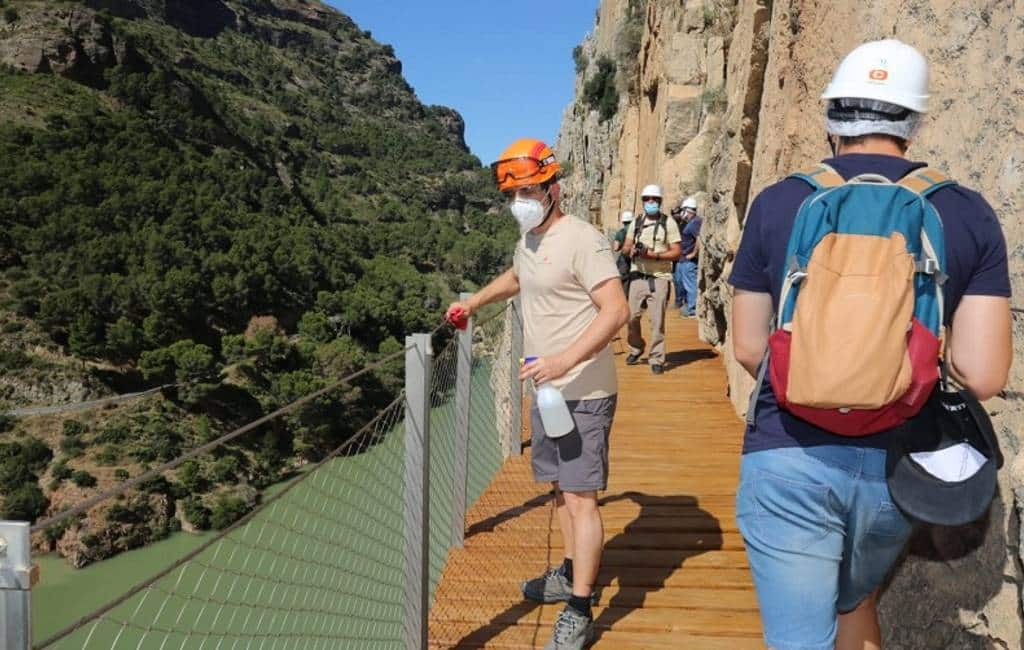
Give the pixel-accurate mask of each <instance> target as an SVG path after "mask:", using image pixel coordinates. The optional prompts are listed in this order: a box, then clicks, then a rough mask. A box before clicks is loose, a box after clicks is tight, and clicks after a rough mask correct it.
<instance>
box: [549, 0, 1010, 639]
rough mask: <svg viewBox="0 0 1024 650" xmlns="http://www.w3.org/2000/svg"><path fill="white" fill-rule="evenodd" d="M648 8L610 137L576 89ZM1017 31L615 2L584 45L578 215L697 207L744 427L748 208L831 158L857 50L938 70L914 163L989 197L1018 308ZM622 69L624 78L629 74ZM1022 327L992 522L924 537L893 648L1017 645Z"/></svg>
mask: <svg viewBox="0 0 1024 650" xmlns="http://www.w3.org/2000/svg"><path fill="white" fill-rule="evenodd" d="M637 4H640V5H642V11H643V21H644V22H643V34H642V39H641V47H640V52H639V55H638V60H637V62H636V66H637V67H636V69H637V70H638V79H639V84H638V88H639V91H638V92H636V93H633V94H630V93H627V92H623V93H621V95H620V104H619V109H618V111H617V113H616V115H615V117H614V118H613V119H611V120H608V121H606V122H603V123H601V122H600V121H599V119H598V116H597V113H596V112H594V111H590V110H587V108H586V106H585V105H584V104H583V103H582V102H581V100H580V99H579V97H580V96H581V90H582V87H583V84H584V83H585V81H586V79H588V78H589V77H590V76H591V75H592V74H593V69H592V68H593V65H594V61H595V60H596V58H597V57H599V56H600V55H601V54H606V55H608V56H612V57H615V56H619V55H621V53H622V49H621V47H619V45H620V44H619V43H618V42H617V38H619V35H621V34H622V32H623V26H624V25H627V24H628V23H629V18H628V17H629V15H631V11H632V10H634V9H635V8H636V5H637ZM1022 25H1024V6H1022V5H1021V4H1019V3H1015V2H1005V1H1000V0H973V1H968V0H903V1H901V2H896V1H895V0H864V1H863V2H848V1H845V0H840V1H837V2H829V3H820V2H812V1H810V0H774V1H772V0H735V1H732V2H730V1H724V2H713V3H712V2H699V1H697V0H647V2H641V3H636V2H633V3H630V2H628V1H626V0H606V1H604V2H602V5H601V9H600V11H599V22H598V23H597V25H596V26H595V30H594V33H593V34H592V35H591V36H590V37H588V39H587V40H586V41H584V43H583V47H584V49H585V51H586V52H587V54H588V58H589V62H590V63H589V66H588V70H586V71H584V72H583V74H581V75H579V76H578V78H577V82H576V90H577V100H576V101H575V102H574V104H573V105H572V106H570V107H569V109H567V111H566V115H565V120H564V122H563V127H562V131H561V135H560V138H559V141H558V146H557V148H558V153H559V155H560V157H562V159H563V160H569V161H571V166H572V174H571V176H570V177H569V179H568V180H567V182H566V195H567V203H568V207H569V208H570V209H572V210H573V211H574V212H575V213H577V214H580V215H583V214H587V213H588V209H589V208H591V207H594V208H595V209H594V210H593V211H592V212H591V214H593V215H594V219H595V220H596V221H600V222H601V223H603V224H604V225H605V226H606V227H609V228H610V227H612V226H613V225H614V224H615V222H616V219H617V215H618V211H619V210H622V209H634V210H635V209H636V208H637V207H638V206H637V197H636V193H637V191H638V189H639V187H642V185H643V184H645V183H647V182H660V183H662V184H663V185H665V187H666V191H667V192H668V194H669V196H668V200H669V201H671V202H672V203H675V202H677V201H679V200H680V199H681V198H682V197H684V196H685V195H686V194H687V193H690V192H700V193H701V197H702V200H701V201H700V204H701V211H702V213H703V216H704V218H705V227H704V232H703V233H702V237H701V239H702V245H703V247H704V251H705V254H704V255H703V256H702V257H701V268H700V288H701V291H702V295H701V300H700V303H699V307H698V312H699V315H700V319H701V320H700V327H701V335H702V337H703V338H704V339H705V340H707V341H708V342H710V343H713V344H715V345H716V346H718V347H719V349H720V350H721V351H722V353H723V358H724V361H725V367H726V368H725V370H726V374H727V376H728V383H729V392H730V396H731V398H732V399H733V402H734V404H735V406H736V409H737V413H738V414H743V412H744V411H745V409H746V402H747V397H748V395H749V391H750V388H751V384H752V382H751V381H750V379H749V377H747V376H746V374H745V372H744V371H743V370H742V369H740V368H739V367H738V366H737V364H735V363H734V362H733V360H732V358H731V345H730V335H729V312H730V306H731V305H730V301H731V298H730V296H731V292H730V290H729V288H728V286H727V285H726V283H725V280H726V278H727V277H728V274H729V271H730V269H731V266H732V261H733V256H734V254H735V251H736V248H737V246H738V244H739V240H740V236H741V234H742V229H743V220H744V217H745V215H746V210H747V207H748V205H749V203H750V200H751V199H752V198H753V196H755V195H756V194H757V192H759V191H760V190H761V189H763V188H764V187H765V186H767V185H768V184H770V183H772V182H774V181H775V180H777V179H778V178H779V177H781V176H783V175H785V174H786V173H788V172H789V171H792V170H794V169H799V168H802V167H806V166H808V165H811V164H813V163H815V162H816V161H818V160H820V159H821V158H824V157H826V156H827V155H828V150H827V147H826V144H825V136H824V129H823V118H822V115H821V104H820V102H819V100H818V96H819V94H820V93H821V91H822V89H823V88H824V87H825V85H826V83H827V81H828V79H829V76H830V75H831V73H832V69H833V68H834V66H835V65H836V64H837V63H838V61H839V60H840V59H841V57H842V56H843V55H844V54H845V53H846V52H848V51H849V50H850V49H852V48H853V47H855V46H856V45H857V44H858V43H860V42H862V41H865V40H870V39H877V38H886V37H891V36H894V37H896V38H899V39H901V40H903V41H906V42H908V43H911V44H913V45H914V46H915V47H917V48H918V49H920V50H921V51H922V52H923V53H924V54H925V56H926V57H927V58H928V59H929V62H930V63H931V66H932V95H933V99H932V112H931V113H930V114H929V116H928V118H927V121H926V125H925V127H924V129H923V130H922V132H921V133H920V135H919V137H918V140H917V141H916V142H915V143H913V146H912V148H911V151H910V156H911V157H913V158H916V159H922V160H927V161H928V162H929V163H930V164H932V165H934V166H936V167H939V168H942V169H945V170H946V171H947V172H948V173H949V174H950V175H951V176H953V177H954V178H956V179H957V180H959V181H960V182H962V183H964V184H966V185H968V186H971V187H973V188H974V189H977V190H979V191H981V192H982V193H983V194H984V195H985V196H986V198H988V200H989V202H990V203H991V204H992V206H993V207H994V208H995V211H996V213H997V214H998V215H999V217H1000V220H1001V221H1002V224H1003V228H1004V232H1005V233H1006V238H1007V247H1008V250H1009V255H1010V272H1011V280H1012V282H1013V286H1014V290H1015V293H1016V294H1017V295H1018V296H1020V295H1022V294H1021V292H1022V291H1024V225H1022V220H1021V218H1020V216H1019V213H1018V210H1020V209H1021V208H1022V207H1024V185H1022V181H1024V39H1022V31H1021V30H1022ZM619 64H620V73H621V71H622V70H623V69H629V65H630V64H631V62H628V61H619ZM626 81H627V80H620V84H621V85H622V86H623V87H624V88H625V87H626V86H627V85H628V84H627V82H626ZM594 197H599V199H598V200H594ZM1014 301H1015V303H1014V304H1015V305H1020V306H1021V307H1022V308H1024V302H1022V301H1021V299H1020V298H1015V299H1014ZM1022 313H1024V312H1022ZM1014 318H1015V322H1014V333H1015V356H1016V360H1017V363H1016V364H1015V366H1014V369H1013V371H1012V375H1011V381H1010V385H1009V386H1008V388H1007V390H1006V391H1004V393H1003V394H1002V395H1001V396H999V397H997V398H994V399H993V400H990V402H989V403H988V404H987V405H986V406H987V407H988V409H989V411H990V412H991V413H992V414H993V419H994V422H995V425H996V428H997V431H998V433H999V436H1000V441H1001V444H1002V447H1003V451H1004V453H1005V454H1006V456H1007V466H1006V468H1005V470H1004V471H1003V472H1001V475H1000V482H1001V485H1000V488H1001V489H1000V498H999V501H998V503H997V504H996V506H995V507H993V509H992V512H991V514H990V517H989V518H988V520H986V521H985V522H979V523H978V524H977V525H975V526H972V527H967V528H965V529H956V530H942V529H928V530H922V531H920V532H919V533H917V534H916V535H915V538H914V540H913V542H912V544H911V545H910V549H909V550H908V558H907V559H906V561H904V562H903V563H902V564H901V565H900V567H899V568H898V570H897V571H896V572H895V575H894V576H893V578H892V581H891V583H890V585H889V587H888V589H887V591H886V593H885V595H884V597H883V600H882V615H883V626H884V629H885V637H886V643H887V645H886V647H887V648H893V649H901V648H906V649H910V648H915V649H916V648H972V649H973V648H1020V647H1022V640H1024V639H1022V618H1024V617H1022V604H1021V580H1022V577H1024V573H1022V569H1021V555H1020V544H1021V532H1020V525H1019V520H1020V513H1021V509H1022V507H1024V457H1022V456H1021V455H1020V454H1019V450H1020V447H1021V431H1022V424H1024V364H1022V363H1021V359H1022V356H1024V317H1021V316H1020V313H1017V312H1015V314H1014ZM740 426H742V424H741V422H740V420H739V419H737V427H740Z"/></svg>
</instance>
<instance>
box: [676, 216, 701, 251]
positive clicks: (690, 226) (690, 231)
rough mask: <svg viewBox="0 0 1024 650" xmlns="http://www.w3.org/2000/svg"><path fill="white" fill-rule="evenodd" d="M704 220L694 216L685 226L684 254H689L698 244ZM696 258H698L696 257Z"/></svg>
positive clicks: (683, 234) (683, 235) (683, 238)
mask: <svg viewBox="0 0 1024 650" xmlns="http://www.w3.org/2000/svg"><path fill="white" fill-rule="evenodd" d="M702 223H704V220H703V219H701V218H700V217H694V218H693V219H691V220H690V221H689V222H688V223H687V224H686V225H685V226H684V227H683V233H682V235H681V237H682V247H683V255H689V254H690V253H692V252H693V249H694V248H696V246H697V237H699V236H700V226H701V224H702ZM694 259H696V258H694Z"/></svg>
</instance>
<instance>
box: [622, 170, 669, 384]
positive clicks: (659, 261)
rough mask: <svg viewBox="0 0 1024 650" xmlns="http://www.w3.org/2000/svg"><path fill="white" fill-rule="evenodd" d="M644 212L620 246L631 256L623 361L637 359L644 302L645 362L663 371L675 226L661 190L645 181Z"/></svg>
mask: <svg viewBox="0 0 1024 650" xmlns="http://www.w3.org/2000/svg"><path fill="white" fill-rule="evenodd" d="M640 199H641V201H643V207H644V212H643V214H641V215H640V217H639V218H638V219H636V220H635V221H634V222H633V224H632V225H631V227H630V229H629V232H628V233H626V243H625V245H624V246H623V247H622V250H623V251H625V253H626V255H628V256H629V257H630V258H631V259H632V260H633V265H632V267H631V268H630V280H629V314H630V319H629V340H628V342H629V356H628V357H626V364H627V365H630V366H633V365H636V364H637V363H639V362H640V355H641V354H643V352H644V347H645V342H644V338H643V335H642V334H641V331H640V318H641V317H642V316H643V310H644V305H646V306H647V313H648V314H650V316H651V347H650V351H649V352H648V355H647V358H648V363H649V364H650V366H651V372H653V373H654V374H656V375H660V374H661V373H663V372H665V310H666V309H667V308H668V295H669V291H670V284H671V282H672V262H674V261H676V260H678V259H679V256H680V254H681V249H680V247H679V241H680V235H679V228H678V227H677V226H676V222H675V220H674V219H669V218H668V217H667V216H665V214H663V213H662V211H661V201H662V192H661V187H659V186H658V185H648V186H646V187H644V189H643V191H642V192H641V193H640Z"/></svg>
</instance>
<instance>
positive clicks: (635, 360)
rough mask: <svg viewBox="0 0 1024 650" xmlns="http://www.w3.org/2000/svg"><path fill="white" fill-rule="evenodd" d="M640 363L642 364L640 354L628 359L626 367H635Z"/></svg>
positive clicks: (632, 355) (630, 356)
mask: <svg viewBox="0 0 1024 650" xmlns="http://www.w3.org/2000/svg"><path fill="white" fill-rule="evenodd" d="M638 363H640V355H639V354H631V355H629V356H628V357H626V365H627V366H635V365H636V364H638Z"/></svg>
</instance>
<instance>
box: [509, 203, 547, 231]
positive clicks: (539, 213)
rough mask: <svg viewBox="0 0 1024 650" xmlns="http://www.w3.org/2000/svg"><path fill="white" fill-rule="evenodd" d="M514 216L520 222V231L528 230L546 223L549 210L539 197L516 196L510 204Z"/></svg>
mask: <svg viewBox="0 0 1024 650" xmlns="http://www.w3.org/2000/svg"><path fill="white" fill-rule="evenodd" d="M509 209H510V210H512V216H513V217H515V218H516V221H518V222H519V231H520V232H527V231H530V230H533V229H534V228H536V227H537V226H539V225H541V224H542V223H544V217H546V216H547V214H548V210H547V209H545V207H544V204H543V203H541V202H540V201H538V200H537V199H521V198H518V197H516V198H514V199H512V203H511V204H510V205H509Z"/></svg>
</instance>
